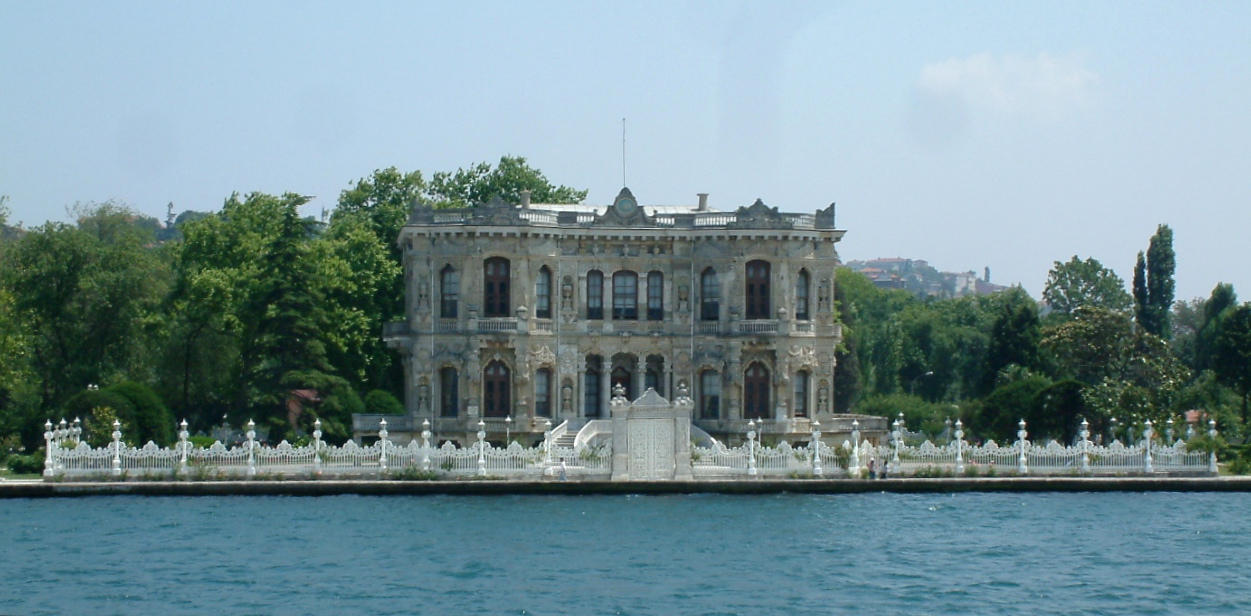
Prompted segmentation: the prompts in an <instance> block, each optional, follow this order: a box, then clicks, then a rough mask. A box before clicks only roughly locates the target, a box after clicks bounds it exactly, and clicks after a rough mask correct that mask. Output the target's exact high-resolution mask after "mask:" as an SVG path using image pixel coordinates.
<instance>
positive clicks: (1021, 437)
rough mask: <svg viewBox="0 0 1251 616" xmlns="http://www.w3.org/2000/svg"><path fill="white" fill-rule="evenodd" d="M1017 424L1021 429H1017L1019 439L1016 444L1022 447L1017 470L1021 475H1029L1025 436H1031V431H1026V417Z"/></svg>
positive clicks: (1017, 460)
mask: <svg viewBox="0 0 1251 616" xmlns="http://www.w3.org/2000/svg"><path fill="white" fill-rule="evenodd" d="M1017 425H1018V426H1020V428H1021V429H1020V430H1017V431H1016V437H1017V439H1018V440H1017V442H1016V444H1017V446H1018V447H1019V448H1020V455H1019V456H1018V457H1017V459H1016V472H1017V473H1020V474H1021V475H1028V474H1029V467H1028V466H1026V464H1025V443H1026V442H1025V437H1027V436H1029V432H1026V431H1025V420H1024V419H1022V420H1021V421H1020V422H1018V423H1017Z"/></svg>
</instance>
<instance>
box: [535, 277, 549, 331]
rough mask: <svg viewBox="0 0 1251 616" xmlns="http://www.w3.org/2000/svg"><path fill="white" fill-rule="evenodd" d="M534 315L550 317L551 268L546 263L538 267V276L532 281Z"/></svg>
mask: <svg viewBox="0 0 1251 616" xmlns="http://www.w3.org/2000/svg"><path fill="white" fill-rule="evenodd" d="M534 316H535V317H537V318H540V319H550V318H552V270H550V269H547V266H546V265H544V266H543V267H540V268H539V277H538V278H536V279H535V281H534Z"/></svg>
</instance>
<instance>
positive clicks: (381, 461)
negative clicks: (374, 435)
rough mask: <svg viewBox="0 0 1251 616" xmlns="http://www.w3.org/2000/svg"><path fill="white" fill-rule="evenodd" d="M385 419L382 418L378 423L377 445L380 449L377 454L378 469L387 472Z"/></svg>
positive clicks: (387, 433)
mask: <svg viewBox="0 0 1251 616" xmlns="http://www.w3.org/2000/svg"><path fill="white" fill-rule="evenodd" d="M389 434H390V433H389V432H387V420H385V419H383V420H382V421H381V422H379V423H378V447H379V448H380V449H382V451H381V452H380V453H379V454H378V470H380V471H382V472H384V473H385V472H387V436H388V435H389Z"/></svg>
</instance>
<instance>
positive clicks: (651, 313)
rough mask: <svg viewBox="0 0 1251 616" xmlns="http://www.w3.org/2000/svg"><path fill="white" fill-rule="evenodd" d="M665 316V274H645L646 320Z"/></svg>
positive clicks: (654, 319)
mask: <svg viewBox="0 0 1251 616" xmlns="http://www.w3.org/2000/svg"><path fill="white" fill-rule="evenodd" d="M664 318H665V275H664V274H662V273H660V272H651V273H649V274H647V320H648V321H659V320H661V319H664Z"/></svg>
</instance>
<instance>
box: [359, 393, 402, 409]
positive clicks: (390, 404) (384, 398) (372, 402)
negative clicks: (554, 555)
mask: <svg viewBox="0 0 1251 616" xmlns="http://www.w3.org/2000/svg"><path fill="white" fill-rule="evenodd" d="M365 412H366V413H368V414H370V415H403V414H404V405H403V404H402V403H401V402H400V401H399V399H398V398H396V397H395V396H393V395H391V392H387V391H383V390H381V389H375V390H373V391H371V392H369V393H368V394H365Z"/></svg>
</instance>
